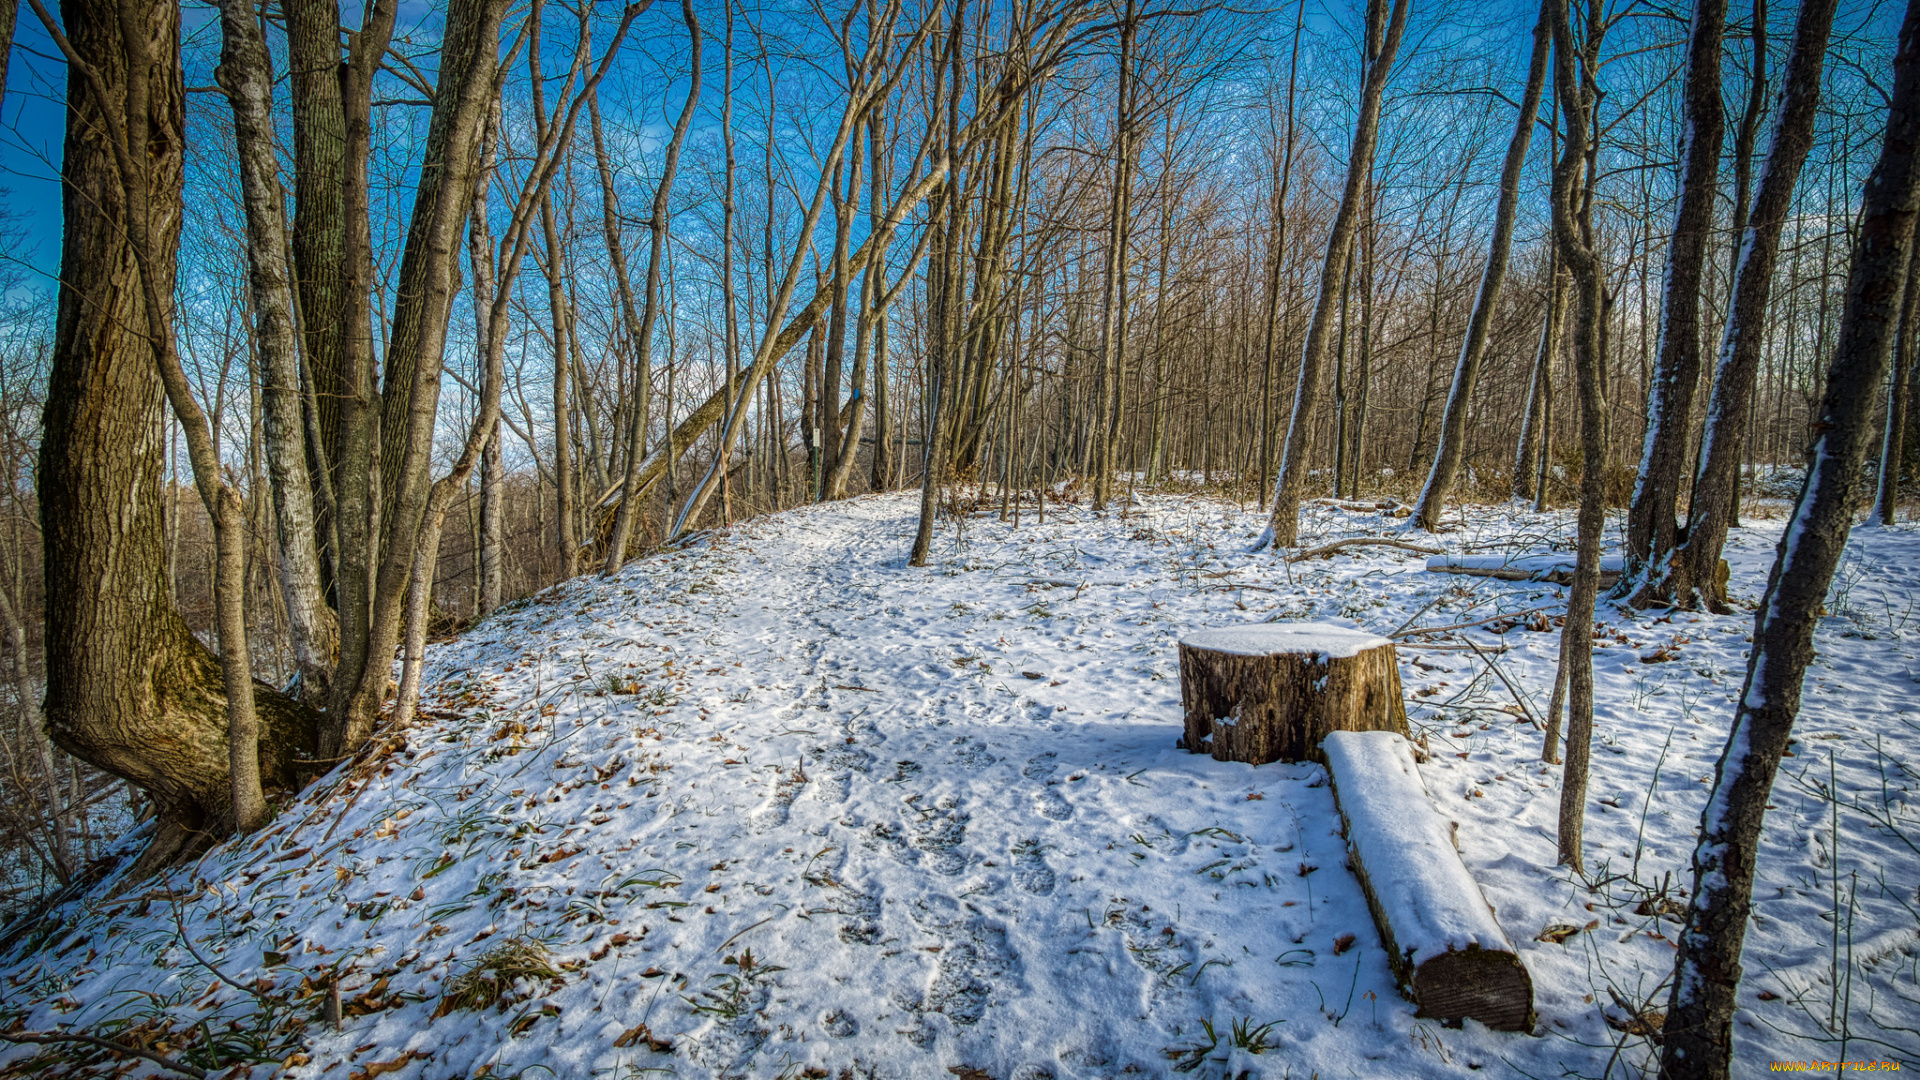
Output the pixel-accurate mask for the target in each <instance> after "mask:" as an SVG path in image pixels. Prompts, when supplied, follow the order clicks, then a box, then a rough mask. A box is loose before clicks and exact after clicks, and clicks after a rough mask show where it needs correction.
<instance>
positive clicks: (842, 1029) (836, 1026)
mask: <svg viewBox="0 0 1920 1080" xmlns="http://www.w3.org/2000/svg"><path fill="white" fill-rule="evenodd" d="M820 1027H821V1028H822V1030H824V1031H826V1033H827V1034H828V1035H830V1036H832V1037H833V1038H836V1039H850V1038H852V1037H853V1036H854V1034H855V1033H856V1032H858V1031H859V1030H860V1025H859V1024H857V1023H855V1022H854V1019H853V1017H851V1016H849V1015H847V1011H846V1010H845V1009H833V1010H831V1011H829V1012H828V1013H827V1014H826V1015H825V1016H822V1017H821V1018H820Z"/></svg>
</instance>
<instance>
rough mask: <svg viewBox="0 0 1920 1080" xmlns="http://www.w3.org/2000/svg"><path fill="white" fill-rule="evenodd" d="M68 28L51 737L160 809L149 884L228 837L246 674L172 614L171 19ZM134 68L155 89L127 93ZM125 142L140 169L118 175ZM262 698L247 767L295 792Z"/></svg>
mask: <svg viewBox="0 0 1920 1080" xmlns="http://www.w3.org/2000/svg"><path fill="white" fill-rule="evenodd" d="M63 13H64V16H65V35H64V36H62V37H58V38H57V40H59V41H60V42H61V44H62V49H63V51H67V50H70V52H69V65H68V70H69V84H68V93H67V138H66V144H65V153H64V158H63V166H62V168H63V177H64V180H65V186H64V199H63V210H64V214H65V222H66V227H65V230H64V234H63V239H62V245H61V271H60V282H61V285H60V296H59V314H58V317H57V322H56V324H55V338H54V347H53V356H52V365H51V372H50V374H49V381H48V392H47V406H46V412H45V416H44V418H43V427H44V434H43V437H42V441H41V445H40V463H39V477H38V479H39V495H40V512H41V526H42V534H43V542H44V565H45V577H46V620H47V635H46V670H47V702H46V718H47V726H48V730H49V732H50V734H51V735H52V737H53V739H54V741H55V742H56V743H57V744H59V745H60V747H61V748H62V749H64V750H66V751H67V752H68V753H71V754H73V755H74V756H76V757H79V758H80V759H82V760H84V761H86V762H88V763H90V764H92V765H94V766H95V767H97V768H100V769H103V770H105V771H107V772H110V773H112V774H114V775H116V776H119V777H121V778H122V779H125V780H128V781H130V782H131V783H133V784H135V785H136V786H138V787H139V788H141V789H142V790H143V791H145V792H146V793H148V794H149V795H150V796H151V797H152V798H153V800H154V803H155V805H156V809H157V810H158V811H159V814H160V825H159V828H158V831H157V832H156V833H155V835H154V837H153V840H152V841H151V842H150V844H149V846H148V848H147V850H146V851H145V852H144V853H143V854H142V856H141V858H140V860H139V862H138V863H137V865H136V868H135V873H136V874H144V873H146V872H149V871H151V870H153V869H155V868H157V867H159V866H162V865H165V864H166V863H167V862H168V861H170V860H171V859H173V858H174V857H176V856H178V855H180V854H181V853H182V852H183V851H187V850H191V849H194V848H197V847H200V846H203V845H204V844H205V843H206V842H208V841H209V840H211V839H213V838H214V837H215V836H217V835H218V834H220V833H222V832H225V831H226V830H228V829H230V828H232V827H233V825H234V816H233V815H234V811H235V809H236V803H235V800H234V797H233V791H232V787H233V785H232V778H233V771H232V767H233V764H234V759H233V757H232V756H231V755H230V749H231V740H230V739H229V730H228V722H227V701H226V699H227V696H228V692H229V688H230V687H231V686H232V684H233V676H234V675H236V674H238V675H239V676H240V677H242V678H244V677H245V673H244V670H243V669H242V670H239V671H236V670H235V669H234V667H233V665H231V664H230V665H227V669H226V670H225V672H224V673H223V668H222V664H221V663H220V661H219V660H218V659H216V658H215V657H214V656H213V655H212V654H211V653H210V652H209V651H208V650H207V649H206V647H205V646H203V645H202V644H200V642H199V641H198V640H197V639H196V638H195V637H194V636H193V633H192V632H191V631H190V630H189V629H188V628H187V626H186V624H185V623H184V622H183V621H182V620H181V619H180V617H179V615H178V613H177V612H176V611H175V609H174V606H173V599H172V596H171V591H172V590H171V587H170V583H169V581H168V579H167V576H166V554H165V547H164V540H163V535H162V520H161V500H162V498H163V497H164V496H165V491H164V484H165V478H164V476H163V475H162V471H161V465H162V462H163V460H164V457H165V455H164V452H163V445H164V440H165V437H166V435H165V428H164V419H163V417H164V413H163V408H164V403H163V393H164V390H163V386H162V381H161V379H160V378H159V375H158V369H159V368H160V365H161V362H162V357H161V356H160V353H161V352H162V351H164V350H168V349H169V348H170V345H169V342H168V341H167V340H162V339H161V338H160V337H159V336H158V335H156V334H154V333H153V332H152V330H153V329H154V328H156V327H163V328H165V329H166V330H167V331H168V332H169V334H170V331H171V324H170V322H168V321H167V320H168V315H167V313H166V312H164V311H158V312H157V311H154V310H152V305H153V303H154V301H155V300H159V301H160V302H162V303H168V304H170V303H171V290H172V284H173V279H174V254H175V250H176V247H177V244H178V239H179V229H180V217H181V186H180V185H181V176H182V163H183V158H184V146H183V143H182V140H181V137H180V134H181V131H182V121H183V119H184V117H183V111H184V98H185V92H184V88H183V86H182V82H181V74H180V66H179V61H178V57H179V52H178V49H179V38H178V32H179V23H178V18H179V15H178V11H177V9H176V8H175V7H174V5H171V4H166V3H141V2H139V0H122V2H96V3H86V2H80V0H70V2H69V3H67V4H65V5H63ZM49 29H52V27H51V26H49ZM136 66H138V68H139V69H140V70H143V71H146V72H151V73H152V75H151V78H147V79H135V78H132V77H130V70H131V69H133V68H135V67H136ZM103 95H104V96H103ZM118 138H130V139H135V140H138V141H137V143H123V144H121V145H122V147H123V148H124V147H125V146H128V145H138V146H139V147H140V148H141V150H142V153H140V154H138V155H129V158H130V159H131V160H129V161H127V162H123V163H116V150H115V146H114V145H113V144H114V143H115V142H116V140H117V139H118ZM136 163H137V165H136ZM129 165H135V167H138V168H139V169H140V170H141V173H140V174H139V175H138V176H130V175H129V173H128V168H127V167H128V166H129ZM129 181H133V183H132V184H130V183H129ZM136 186H137V190H136ZM135 200H137V201H138V203H139V204H140V206H139V208H138V210H136V208H135V207H134V206H133V205H131V203H132V202H134V201H135ZM136 213H138V215H139V220H138V221H137V222H135V221H134V218H135V215H136ZM161 288H165V289H166V290H167V292H166V294H165V295H164V296H161V294H160V293H159V290H160V289H161ZM237 511H238V505H237V499H236V500H234V502H233V503H231V504H227V503H224V502H216V503H215V504H214V505H213V506H212V507H210V512H212V513H214V514H216V515H220V516H221V517H222V518H224V519H225V521H224V522H223V527H232V526H236V525H238V524H239V522H238V521H237V520H236V519H237V518H238V513H237ZM235 538H236V539H237V537H235ZM233 550H237V546H234V545H229V551H233ZM230 568H231V564H230V563H229V564H227V565H224V566H223V567H222V570H223V571H224V570H227V569H230ZM222 629H223V630H225V629H228V628H227V627H222ZM224 636H226V635H223V637H224ZM229 640H231V639H229ZM244 640H245V637H244V633H243V632H242V633H241V634H240V635H239V638H238V640H237V641H233V642H232V643H233V644H235V645H243V643H244ZM129 658H139V659H140V663H138V664H133V663H129ZM248 689H249V690H254V689H255V688H253V687H251V685H249V686H248ZM256 697H257V701H258V714H259V724H260V732H259V737H258V739H257V745H256V749H257V756H256V757H255V758H254V760H252V761H251V762H248V761H242V762H241V763H240V764H241V765H242V768H243V770H245V769H247V768H248V767H249V766H250V767H251V768H252V769H253V770H256V771H257V772H258V774H259V776H260V777H261V778H262V779H263V780H264V781H265V782H266V783H267V784H269V785H271V786H274V787H291V786H294V785H297V783H298V782H299V779H300V766H299V761H298V759H299V758H300V757H301V756H303V755H305V754H308V753H310V752H311V749H312V747H313V744H314V737H315V723H314V720H315V718H314V715H313V713H312V712H311V711H309V710H304V709H301V708H299V707H298V706H296V705H294V704H293V703H292V702H289V701H287V700H285V699H283V698H281V697H279V696H278V695H276V694H273V693H272V692H271V691H269V690H266V689H265V688H264V687H261V688H257V695H256ZM238 809H241V810H242V811H243V812H245V811H247V810H248V809H249V807H248V806H247V800H244V799H243V800H242V801H241V804H240V806H239V807H238Z"/></svg>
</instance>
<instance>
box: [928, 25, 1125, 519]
mask: <svg viewBox="0 0 1920 1080" xmlns="http://www.w3.org/2000/svg"><path fill="white" fill-rule="evenodd" d="M1139 30H1140V23H1139V20H1138V17H1137V16H1136V14H1135V0H1126V10H1125V13H1124V14H1123V15H1122V17H1121V21H1120V79H1119V84H1118V86H1119V89H1118V92H1117V94H1116V102H1115V106H1114V122H1113V123H1114V134H1113V178H1112V182H1113V190H1112V191H1111V192H1110V196H1111V198H1110V203H1109V206H1108V209H1107V265H1106V281H1105V283H1104V284H1103V285H1102V286H1101V290H1100V366H1099V367H1098V368H1097V369H1095V373H1094V374H1095V378H1096V381H1097V389H1096V394H1097V396H1098V398H1099V406H1098V408H1097V409H1096V411H1095V413H1094V425H1095V427H1094V439H1095V450H1094V470H1093V508H1094V509H1095V510H1105V509H1106V508H1107V500H1108V499H1110V498H1112V497H1113V470H1114V453H1115V451H1116V449H1117V448H1118V444H1119V441H1120V384H1121V380H1122V378H1123V377H1124V374H1123V372H1124V369H1125V367H1126V351H1127V343H1126V334H1127V311H1126V307H1127V248H1128V246H1129V244H1128V241H1129V240H1130V238H1131V237H1132V235H1133V229H1132V221H1131V219H1132V215H1133V153H1134V150H1133V146H1134V139H1133V135H1134V131H1133V127H1134V122H1135V117H1134V115H1133V112H1134V110H1133V95H1134V85H1133V81H1134V76H1133V63H1134V58H1133V46H1134V39H1135V37H1136V36H1137V35H1138V33H1139ZM957 227H958V223H957V221H956V223H955V228H957ZM950 287H952V286H950Z"/></svg>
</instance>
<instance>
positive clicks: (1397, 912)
mask: <svg viewBox="0 0 1920 1080" xmlns="http://www.w3.org/2000/svg"><path fill="white" fill-rule="evenodd" d="M1409 746H1410V744H1409V743H1408V742H1407V740H1406V739H1404V738H1402V737H1400V736H1398V735H1395V734H1392V733H1390V732H1385V731H1365V732H1361V731H1336V732H1333V733H1332V734H1329V735H1328V736H1327V737H1326V742H1325V743H1324V744H1323V745H1322V749H1323V751H1324V752H1325V754H1326V759H1327V771H1328V772H1329V773H1330V774H1331V775H1332V776H1333V798H1334V802H1335V803H1336V804H1337V805H1338V806H1339V808H1340V820H1341V821H1342V823H1344V824H1345V826H1346V832H1347V861H1348V865H1349V866H1351V867H1352V869H1353V873H1354V876H1355V877H1358V878H1359V879H1360V889H1361V891H1362V892H1363V893H1365V894H1366V897H1367V908H1368V909H1369V910H1370V911H1372V913H1373V923H1374V925H1375V926H1376V927H1378V928H1379V930H1380V940H1381V943H1382V944H1383V945H1384V946H1385V947H1386V951H1387V964H1388V966H1389V967H1391V968H1392V969H1393V974H1394V977H1395V978H1396V979H1398V980H1399V982H1400V988H1401V991H1402V992H1403V993H1405V994H1406V995H1407V996H1408V997H1410V998H1412V999H1413V1002H1414V1004H1416V1005H1418V1006H1419V1011H1418V1012H1417V1013H1416V1015H1418V1016H1431V1017H1434V1018H1436V1019H1439V1020H1443V1021H1446V1022H1447V1023H1451V1024H1458V1023H1459V1022H1460V1021H1462V1020H1465V1019H1469V1018H1471V1019H1474V1020H1478V1021H1480V1022H1481V1023H1483V1024H1485V1025H1487V1026H1488V1027H1490V1028H1493V1029H1494V1030H1496V1031H1527V1030H1530V1029H1531V1028H1532V1027H1533V1023H1534V1013H1533V979H1532V978H1531V977H1530V976H1529V975H1528V974H1527V969H1526V965H1524V964H1522V963H1521V962H1520V956H1519V953H1518V952H1517V951H1516V950H1515V949H1514V947H1513V942H1512V941H1510V940H1508V938H1507V935H1506V932H1505V931H1503V930H1501V929H1500V924H1499V922H1497V921H1496V920H1495V919H1494V917H1493V908H1492V906H1491V905H1489V904H1488V903H1487V898H1486V897H1485V896H1484V895H1482V893H1481V892H1480V886H1479V885H1477V884H1476V883H1475V882H1474V880H1473V876H1472V875H1471V874H1469V873H1467V868H1466V865H1465V864H1464V863H1462V862H1461V861H1460V853H1459V851H1458V850H1457V848H1456V847H1455V841H1454V829H1455V827H1456V826H1457V823H1456V822H1449V821H1446V820H1444V819H1443V818H1442V817H1441V816H1440V814H1439V813H1438V812H1437V811H1436V810H1435V809H1434V806H1433V802H1432V801H1431V800H1430V799H1429V798H1428V796H1427V789H1426V785H1425V784H1424V783H1422V782H1421V779H1420V770H1419V768H1418V767H1417V766H1415V765H1414V763H1413V754H1412V752H1411V751H1410V750H1409Z"/></svg>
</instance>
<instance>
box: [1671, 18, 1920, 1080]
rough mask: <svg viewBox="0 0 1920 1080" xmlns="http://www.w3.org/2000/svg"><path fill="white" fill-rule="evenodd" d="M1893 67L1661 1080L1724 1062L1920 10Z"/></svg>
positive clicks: (1892, 189) (1697, 866)
mask: <svg viewBox="0 0 1920 1080" xmlns="http://www.w3.org/2000/svg"><path fill="white" fill-rule="evenodd" d="M1899 42H1900V43H1899V48H1898V51H1897V52H1896V54H1895V56H1894V61H1893V79H1892V84H1893V86H1892V93H1891V95H1890V98H1889V103H1888V113H1887V129H1886V141H1885V144H1884V146H1883V148H1882V150H1881V154H1880V160H1879V162H1878V163H1877V164H1876V165H1875V167H1874V170H1873V173H1872V175H1871V176H1869V177H1868V179H1867V182H1866V186H1865V189H1864V191H1863V194H1862V196H1861V211H1860V218H1859V225H1858V232H1857V239H1856V240H1855V242H1854V249H1853V262H1852V266H1851V267H1850V269H1849V271H1848V275H1847V291H1846V307H1845V310H1844V311H1843V313H1842V315H1841V320H1840V331H1839V337H1838V341H1837V343H1836V345H1835V348H1834V354H1833V363H1832V366H1831V367H1830V368H1829V369H1828V371H1827V386H1826V397H1825V400H1824V401H1823V402H1822V404H1821V409H1820V422H1819V426H1818V427H1817V428H1816V429H1815V430H1816V431H1817V432H1818V433H1819V434H1818V435H1817V437H1816V438H1815V440H1814V444H1813V448H1812V453H1811V455H1810V457H1809V461H1810V463H1811V464H1810V465H1809V467H1808V470H1807V480H1806V484H1805V486H1804V487H1803V488H1802V489H1801V492H1800V498H1799V500H1798V501H1797V503H1796V505H1795V507H1794V513H1793V518H1792V521H1791V522H1790V523H1789V524H1788V525H1787V529H1786V533H1785V536H1784V538H1783V539H1782V540H1781V543H1780V548H1779V554H1778V556H1777V557H1776V558H1775V559H1774V564H1773V571H1772V573H1771V574H1769V575H1768V578H1767V591H1766V594H1765V595H1764V596H1763V597H1762V599H1761V602H1760V612H1759V614H1758V615H1757V616H1756V618H1755V625H1754V634H1753V652H1752V654H1751V656H1750V657H1749V658H1748V661H1747V680H1746V685H1745V687H1744V689H1743V690H1742V692H1741V694H1740V697H1739V699H1738V701H1739V703H1738V705H1737V706H1736V708H1735V711H1734V715H1733V726H1732V729H1731V730H1730V731H1729V733H1728V735H1727V744H1726V747H1725V748H1724V749H1723V750H1722V751H1721V753H1720V761H1719V763H1718V765H1717V766H1715V769H1714V783H1713V790H1712V792H1711V793H1710V794H1709V795H1708V796H1707V805H1706V808H1705V810H1704V811H1703V812H1702V813H1701V816H1700V841H1699V844H1698V846H1697V847H1695V849H1694V854H1693V871H1694V884H1693V897H1692V900H1691V902H1690V904H1689V906H1688V910H1687V922H1686V929H1685V930H1684V931H1682V932H1681V934H1680V942H1679V955H1678V957H1677V958H1676V961H1675V965H1674V977H1673V993H1672V997H1671V999H1670V1002H1669V1007H1668V1010H1667V1021H1666V1025H1665V1029H1664V1034H1665V1047H1664V1049H1663V1052H1662V1058H1661V1072H1662V1075H1664V1076H1667V1077H1671V1078H1673V1080H1718V1078H1721V1077H1725V1076H1727V1075H1728V1071H1729V1065H1730V1063H1731V1059H1732V1056H1733V1012H1734V1005H1735V1001H1734V994H1735V991H1736V990H1737V989H1738V988H1739V983H1740V954H1741V948H1742V946H1743V945H1744V944H1745V941H1746V929H1747V919H1748V916H1749V914H1750V912H1751V908H1752V901H1753V878H1754V871H1755V861H1756V858H1757V856H1758V854H1759V844H1760V832H1761V827H1762V825H1763V823H1764V821H1765V818H1766V809H1767V799H1768V796H1769V794H1770V793H1771V791H1772V789H1773V779H1774V774H1775V773H1776V772H1777V771H1778V769H1779V767H1780V760H1781V755H1782V754H1783V753H1785V751H1786V749H1787V741H1788V739H1789V738H1790V737H1791V735H1792V734H1793V721H1794V718H1795V715H1796V714H1797V713H1798V712H1799V709H1800V691H1801V682H1802V679H1803V678H1804V676H1805V674H1806V669H1807V665H1808V664H1809V663H1810V662H1811V661H1812V660H1813V631H1814V627H1815V625H1816V623H1817V622H1818V621H1819V618H1820V615H1821V612H1822V607H1823V604H1824V602H1825V600H1826V596H1827V588H1828V586H1829V585H1830V584H1831V583H1832V581H1833V573H1834V569H1835V568H1836V567H1837V566H1838V565H1839V562H1840V556H1841V554H1842V553H1843V551H1844V550H1845V548H1846V543H1847V533H1848V531H1849V528H1850V527H1851V525H1852V522H1853V508H1854V499H1855V496H1856V494H1857V491H1858V486H1859V480H1860V466H1861V464H1862V462H1863V461H1864V460H1865V458H1866V454H1867V448H1868V446H1869V444H1870V442H1871V440H1872V438H1873V435H1874V430H1873V419H1874V411H1875V407H1876V405H1877V404H1878V402H1877V400H1876V398H1877V396H1878V395H1877V394H1876V391H1877V390H1878V389H1879V387H1880V384H1881V382H1882V381H1883V380H1884V379H1885V378H1886V374H1887V364H1888V360H1889V358H1890V355H1891V353H1892V351H1893V344H1894V336H1895V334H1896V332H1897V327H1898V324H1899V318H1900V306H1901V301H1902V296H1903V292H1904V290H1903V285H1904V278H1905V276H1906V274H1907V271H1908V269H1909V267H1910V265H1911V259H1912V249H1913V244H1914V222H1915V219H1916V217H1917V216H1920V213H1917V212H1920V2H1910V3H1909V4H1908V5H1907V10H1906V15H1905V18H1904V19H1903V21H1902V25H1901V28H1900V39H1899Z"/></svg>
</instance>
